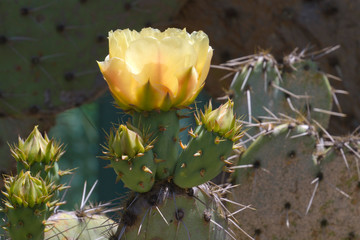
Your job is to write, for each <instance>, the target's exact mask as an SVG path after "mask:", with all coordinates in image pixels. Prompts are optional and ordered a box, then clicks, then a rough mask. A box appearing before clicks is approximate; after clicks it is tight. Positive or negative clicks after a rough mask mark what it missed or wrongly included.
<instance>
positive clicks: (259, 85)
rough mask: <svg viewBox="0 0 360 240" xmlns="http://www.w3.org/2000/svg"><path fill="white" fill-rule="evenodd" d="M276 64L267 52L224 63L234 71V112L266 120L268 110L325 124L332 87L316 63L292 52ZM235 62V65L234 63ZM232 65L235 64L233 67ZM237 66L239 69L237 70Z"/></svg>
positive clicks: (329, 107) (327, 119)
mask: <svg viewBox="0 0 360 240" xmlns="http://www.w3.org/2000/svg"><path fill="white" fill-rule="evenodd" d="M283 62H284V64H278V63H277V62H276V61H275V59H274V58H273V57H272V56H271V55H270V54H268V53H260V54H256V55H252V56H249V57H247V58H245V60H244V61H242V62H239V63H236V62H232V61H230V62H228V63H225V64H224V66H227V64H228V65H229V66H231V67H233V68H234V69H235V70H236V71H238V72H237V73H236V75H235V77H234V80H233V81H232V83H231V85H230V91H229V92H230V93H231V94H232V95H233V97H234V109H235V112H236V113H237V114H238V115H240V116H242V115H245V116H246V117H247V118H248V122H250V123H251V122H253V119H254V118H255V119H256V120H257V121H260V122H261V121H263V120H267V116H269V113H270V112H271V113H272V114H275V115H278V114H279V113H281V114H285V115H287V116H290V117H293V118H302V119H303V120H304V119H305V120H307V121H309V122H311V120H316V121H317V122H318V123H319V124H320V125H322V126H323V127H325V128H326V127H327V125H328V123H329V118H330V114H332V112H331V108H332V94H333V93H332V89H331V87H330V84H329V81H328V79H327V77H326V74H325V73H323V72H321V71H319V70H318V67H317V64H316V63H315V62H313V61H312V60H310V59H306V58H305V57H304V53H303V52H302V53H300V54H296V52H295V51H294V52H293V53H291V54H290V55H288V56H286V57H284V61H283ZM236 64H237V65H236ZM234 65H236V67H234ZM239 69H240V70H239Z"/></svg>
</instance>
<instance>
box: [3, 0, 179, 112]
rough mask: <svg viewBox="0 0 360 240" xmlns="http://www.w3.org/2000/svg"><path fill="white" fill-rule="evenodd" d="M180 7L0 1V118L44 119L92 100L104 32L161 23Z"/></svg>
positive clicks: (99, 85)
mask: <svg viewBox="0 0 360 240" xmlns="http://www.w3.org/2000/svg"><path fill="white" fill-rule="evenodd" d="M184 2H185V1H183V0H171V1H165V0H156V1H151V3H150V2H148V1H136V2H134V1H129V0H127V1H115V2H113V3H112V4H107V3H102V4H99V2H98V1H86V0H85V1H61V2H60V1H52V2H49V1H47V0H36V1H33V0H32V1H24V0H20V1H9V0H0V16H1V17H0V19H1V27H0V51H1V56H0V59H1V62H2V64H1V66H0V74H1V77H2V79H6V81H2V84H1V87H0V109H1V110H0V116H17V117H20V116H28V115H36V116H44V115H49V114H54V113H57V112H59V111H63V110H65V109H68V108H70V107H74V106H78V105H79V104H82V103H84V102H87V101H91V100H92V99H94V98H96V97H97V96H99V95H100V94H101V93H102V92H104V91H105V90H106V86H105V85H106V84H105V81H104V80H103V79H102V78H101V77H100V76H99V74H98V69H97V65H96V62H95V60H96V59H100V58H103V56H105V55H106V54H107V52H106V51H107V50H106V49H107V48H106V47H105V45H106V42H107V41H106V36H107V32H108V31H109V30H111V29H117V28H128V27H129V28H136V29H140V28H142V27H144V26H148V25H151V24H153V23H155V22H156V23H161V22H162V23H163V22H166V21H168V19H169V17H171V16H174V15H175V14H176V13H177V12H178V10H179V9H180V7H181V6H182V4H183V3H184ZM99 8H101V11H99ZM158 9H162V10H163V11H158Z"/></svg>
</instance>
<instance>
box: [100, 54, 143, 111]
mask: <svg viewBox="0 0 360 240" xmlns="http://www.w3.org/2000/svg"><path fill="white" fill-rule="evenodd" d="M98 64H99V67H100V71H101V72H102V74H103V76H104V79H105V80H106V82H107V83H108V85H109V89H110V91H111V93H112V95H113V96H114V98H115V99H116V100H117V101H119V102H120V103H122V104H124V105H136V104H137V99H136V91H137V88H138V83H137V81H135V80H134V79H133V78H132V76H131V74H130V73H129V71H127V68H126V64H125V63H124V61H123V60H122V59H119V58H111V59H108V58H106V59H105V61H104V62H98Z"/></svg>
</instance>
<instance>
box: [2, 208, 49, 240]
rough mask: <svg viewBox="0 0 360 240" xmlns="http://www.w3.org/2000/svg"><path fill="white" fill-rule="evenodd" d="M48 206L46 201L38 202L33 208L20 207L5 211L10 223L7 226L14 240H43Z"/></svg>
mask: <svg viewBox="0 0 360 240" xmlns="http://www.w3.org/2000/svg"><path fill="white" fill-rule="evenodd" d="M47 212H48V207H47V206H46V204H45V203H42V204H38V205H36V206H35V207H33V208H26V207H18V208H14V209H10V208H9V209H7V210H6V211H5V213H6V215H7V218H8V224H7V226H6V228H7V230H8V232H9V235H10V237H11V239H13V240H22V239H24V240H26V239H31V240H43V239H44V229H45V225H44V222H45V220H46V213H47Z"/></svg>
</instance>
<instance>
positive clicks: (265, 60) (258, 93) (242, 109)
mask: <svg viewBox="0 0 360 240" xmlns="http://www.w3.org/2000/svg"><path fill="white" fill-rule="evenodd" d="M247 62H248V63H247V64H245V66H244V67H243V68H242V70H241V72H240V73H239V75H238V76H237V77H236V78H234V80H233V82H232V83H231V86H230V91H232V92H233V101H234V104H235V111H236V113H237V114H238V115H239V116H246V117H248V118H249V122H251V121H252V117H255V118H258V116H265V115H267V113H266V111H265V110H264V108H263V106H265V107H267V108H268V109H274V108H276V106H277V104H278V94H279V90H278V89H277V88H275V87H274V85H275V86H278V85H279V84H280V79H279V69H278V65H277V63H276V60H275V59H274V58H273V56H271V55H270V54H266V53H263V54H259V55H255V57H254V59H250V61H247Z"/></svg>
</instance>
